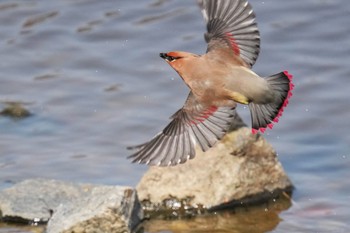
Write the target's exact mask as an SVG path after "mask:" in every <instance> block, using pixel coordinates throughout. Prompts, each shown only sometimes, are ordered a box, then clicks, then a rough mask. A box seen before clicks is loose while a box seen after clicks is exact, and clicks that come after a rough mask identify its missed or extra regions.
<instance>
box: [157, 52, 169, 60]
mask: <svg viewBox="0 0 350 233" xmlns="http://www.w3.org/2000/svg"><path fill="white" fill-rule="evenodd" d="M159 56H160V57H161V58H163V59H165V60H166V59H167V57H168V55H167V54H166V53H160V54H159Z"/></svg>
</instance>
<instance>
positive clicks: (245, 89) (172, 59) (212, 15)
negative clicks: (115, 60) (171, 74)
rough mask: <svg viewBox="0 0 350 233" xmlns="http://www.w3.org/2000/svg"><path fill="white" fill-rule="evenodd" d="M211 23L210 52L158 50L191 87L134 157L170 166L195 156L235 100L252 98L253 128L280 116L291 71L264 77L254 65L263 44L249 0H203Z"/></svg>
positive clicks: (212, 139)
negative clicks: (167, 123)
mask: <svg viewBox="0 0 350 233" xmlns="http://www.w3.org/2000/svg"><path fill="white" fill-rule="evenodd" d="M198 3H199V6H200V7H201V10H202V14H203V17H204V19H205V21H206V23H207V30H208V31H207V33H206V34H205V40H206V41H207V43H208V48H207V53H206V54H204V55H196V54H192V53H188V52H182V51H174V52H168V53H161V54H160V56H161V57H162V58H163V59H164V60H165V61H166V62H167V63H168V64H169V65H170V66H171V67H172V68H173V69H174V70H175V71H176V72H177V73H178V74H179V75H180V77H181V78H182V79H183V80H184V82H185V83H186V84H187V86H188V87H189V88H190V89H191V92H190V94H189V96H188V98H187V101H186V102H185V105H184V106H183V108H182V109H180V110H179V111H178V112H176V113H175V114H174V115H173V116H172V121H171V122H170V124H169V125H168V126H167V127H166V128H165V129H164V130H163V131H162V132H160V133H159V134H158V135H156V136H155V137H154V138H153V139H152V140H151V141H149V142H147V143H145V144H142V145H139V146H136V147H132V148H130V149H137V152H136V153H134V154H132V155H131V156H129V158H132V159H133V162H139V163H146V164H149V165H158V166H169V165H176V164H179V163H184V162H185V161H187V160H188V159H191V158H193V157H194V156H195V145H196V144H197V143H198V144H199V146H200V147H201V148H202V150H203V151H206V150H208V149H209V148H210V147H212V146H213V145H214V144H215V143H216V142H217V141H218V140H220V139H221V138H222V137H223V136H224V135H225V133H226V131H227V130H228V129H229V127H230V124H231V122H232V120H233V118H234V117H235V115H236V112H235V107H236V104H237V103H241V104H248V105H249V108H250V110H251V115H252V128H253V132H254V133H256V132H257V131H258V130H260V131H262V132H264V131H265V128H266V127H269V128H272V126H273V122H277V121H278V118H279V117H280V116H281V114H282V111H283V108H284V107H285V106H286V105H287V103H288V98H289V97H290V96H291V90H292V89H293V84H292V83H291V75H289V74H288V73H287V72H281V73H278V74H276V75H272V76H270V77H268V78H261V77H259V76H258V75H257V74H255V73H254V72H253V71H252V70H251V69H250V68H251V66H252V65H253V64H254V63H255V61H256V59H257V57H258V54H259V49H260V47H259V46H260V37H259V31H258V28H257V25H256V23H255V15H254V12H253V11H252V8H251V6H250V5H249V4H248V2H247V1H246V0H199V1H198Z"/></svg>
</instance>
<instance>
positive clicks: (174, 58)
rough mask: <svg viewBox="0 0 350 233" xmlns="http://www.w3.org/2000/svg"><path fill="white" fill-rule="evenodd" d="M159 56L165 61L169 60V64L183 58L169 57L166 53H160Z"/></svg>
mask: <svg viewBox="0 0 350 233" xmlns="http://www.w3.org/2000/svg"><path fill="white" fill-rule="evenodd" d="M159 56H160V57H161V58H163V59H164V60H167V61H169V62H172V61H175V60H177V59H180V58H182V57H173V56H169V55H168V54H166V53H160V54H159Z"/></svg>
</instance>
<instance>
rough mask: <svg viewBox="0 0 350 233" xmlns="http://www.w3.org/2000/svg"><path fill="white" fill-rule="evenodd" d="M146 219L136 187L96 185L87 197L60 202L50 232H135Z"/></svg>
mask: <svg viewBox="0 0 350 233" xmlns="http://www.w3.org/2000/svg"><path fill="white" fill-rule="evenodd" d="M142 218H143V212H142V209H141V206H140V203H139V202H138V198H137V195H136V191H135V190H133V189H130V188H125V187H108V186H101V187H95V188H93V189H92V190H91V194H90V195H88V196H87V197H86V198H83V199H79V200H77V202H75V203H72V202H70V203H68V204H65V205H64V204H62V205H60V206H59V207H58V209H57V211H56V212H55V214H54V215H53V216H52V218H51V219H50V221H49V223H48V226H47V233H58V232H60V233H61V232H62V233H68V232H69V233H79V232H84V233H90V232H91V233H95V232H101V233H103V232H115V233H126V232H134V230H135V229H136V227H137V225H138V224H139V222H140V221H141V219H142Z"/></svg>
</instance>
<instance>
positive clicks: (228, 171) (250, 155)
mask: <svg viewBox="0 0 350 233" xmlns="http://www.w3.org/2000/svg"><path fill="white" fill-rule="evenodd" d="M236 126H237V127H236V128H238V129H236V130H234V131H232V132H230V133H228V134H227V135H226V136H225V137H224V138H223V139H222V140H221V141H220V142H219V143H218V144H217V145H215V146H214V147H213V148H211V149H210V150H208V151H207V152H205V153H203V152H202V151H201V150H200V149H197V151H196V157H195V158H194V159H193V160H190V161H187V162H186V163H185V164H181V165H178V166H175V167H165V168H164V167H150V169H149V170H148V171H147V172H146V174H145V175H144V176H143V178H142V179H141V181H140V182H139V184H138V185H137V187H136V189H137V191H138V195H139V199H140V201H141V203H142V205H143V207H144V209H145V210H146V212H147V213H148V214H151V215H152V214H156V215H163V217H172V216H173V217H174V216H175V217H176V216H183V215H193V214H198V213H201V212H206V211H210V210H216V209H220V208H229V207H230V208H232V207H234V206H237V205H247V204H254V203H261V202H264V201H267V200H268V199H270V198H275V197H276V196H278V195H280V194H281V193H283V192H284V191H287V192H291V190H292V183H291V181H290V180H289V178H288V177H287V175H286V173H285V172H284V170H283V168H282V165H281V164H280V162H279V161H278V158H277V156H276V152H275V151H274V149H273V148H272V147H271V145H270V144H268V143H267V141H266V140H265V139H264V138H263V137H262V136H261V135H259V134H255V135H254V134H252V133H251V129H249V128H247V127H241V126H242V125H239V124H238V125H236Z"/></svg>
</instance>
